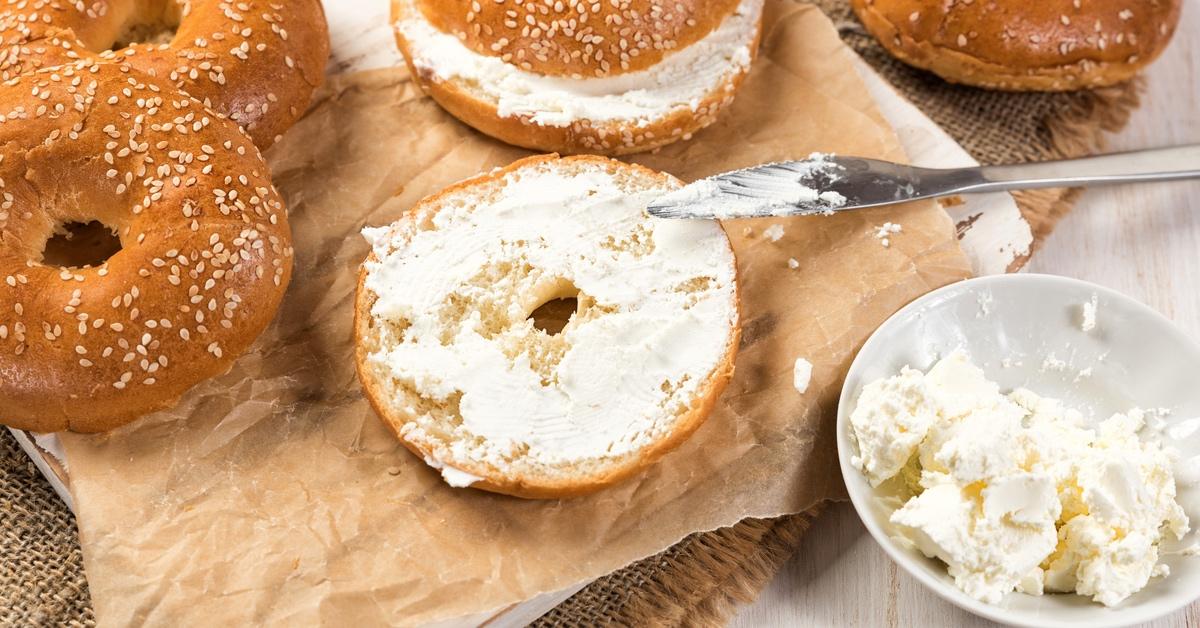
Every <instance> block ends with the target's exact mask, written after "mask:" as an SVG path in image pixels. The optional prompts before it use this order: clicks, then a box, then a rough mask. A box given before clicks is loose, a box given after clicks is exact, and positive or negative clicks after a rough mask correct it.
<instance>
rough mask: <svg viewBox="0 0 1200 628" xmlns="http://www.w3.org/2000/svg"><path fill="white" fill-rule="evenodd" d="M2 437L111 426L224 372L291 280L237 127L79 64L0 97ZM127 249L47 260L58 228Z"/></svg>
mask: <svg viewBox="0 0 1200 628" xmlns="http://www.w3.org/2000/svg"><path fill="white" fill-rule="evenodd" d="M0 113H2V114H3V117H0V199H2V201H0V422H3V423H5V424H7V425H10V426H12V427H17V428H21V429H27V430H33V431H37V432H54V431H62V430H71V431H77V432H95V431H102V430H107V429H111V428H113V427H116V426H118V425H121V424H123V423H126V422H128V421H131V420H133V419H135V418H137V417H139V416H141V415H143V414H146V413H148V412H151V411H153V410H156V409H160V408H163V407H166V406H169V405H171V404H173V403H174V402H175V401H176V400H177V399H178V398H179V396H180V395H182V394H183V393H184V392H185V391H186V390H188V389H189V388H191V387H192V386H193V385H194V384H196V383H197V382H200V381H201V380H204V379H206V378H208V377H212V376H214V375H217V374H219V373H222V372H224V371H226V370H227V369H228V368H229V366H230V365H231V364H232V362H233V360H234V359H235V358H236V357H237V356H238V355H240V354H241V353H242V352H243V351H245V350H246V348H247V347H248V346H249V345H250V343H251V342H253V341H254V339H255V338H256V337H257V336H258V335H259V333H260V332H262V330H263V329H264V328H265V327H266V325H267V323H268V322H269V321H270V320H271V318H272V317H273V316H274V314H275V311H276V308H277V307H278V305H279V302H280V300H281V298H282V296H283V292H284V290H285V288H286V286H287V284H288V280H289V278H290V276H291V269H292V247H291V235H290V231H289V229H288V221H287V214H286V211H285V210H284V207H283V203H282V202H281V200H280V198H279V195H278V194H277V193H276V192H275V190H274V188H273V187H272V186H271V182H270V180H269V178H268V170H267V166H266V164H265V162H263V160H262V158H261V157H260V156H259V152H258V149H257V148H256V147H255V146H254V144H253V143H251V141H250V139H249V138H248V137H246V135H245V134H244V133H242V132H241V130H240V129H238V127H237V126H236V125H234V124H233V123H232V122H230V121H229V120H226V119H224V118H222V117H220V116H218V115H216V114H215V113H213V112H212V111H211V110H209V109H207V108H206V107H204V105H203V104H202V103H200V102H199V101H198V100H195V99H193V98H190V97H188V96H187V95H185V94H182V93H181V92H178V91H176V90H175V89H174V88H172V87H169V86H164V85H160V84H157V83H156V82H155V81H153V80H151V79H149V78H148V77H146V76H145V75H143V74H140V73H138V72H136V71H134V70H133V69H131V68H130V67H129V66H126V65H121V64H116V63H103V62H98V61H96V60H94V59H87V60H83V61H79V62H76V63H73V64H68V65H65V66H60V67H56V68H49V69H46V70H40V71H37V72H34V73H32V74H26V75H24V76H21V77H18V78H15V79H12V80H10V81H8V82H6V83H4V84H3V85H0ZM90 221H99V222H101V223H103V224H104V225H106V226H108V227H109V228H110V229H112V230H113V231H114V232H115V233H116V235H117V236H118V237H119V238H120V242H121V250H120V251H118V252H116V253H115V254H114V255H112V256H111V257H109V258H108V259H107V260H106V261H103V263H98V264H96V265H91V266H83V267H61V266H57V265H54V264H50V263H44V260H43V255H44V249H45V245H46V242H47V241H48V240H49V239H50V238H51V237H52V236H53V235H54V234H55V233H56V232H59V231H60V230H61V229H62V228H63V226H64V225H67V224H70V223H77V222H83V223H86V222H90Z"/></svg>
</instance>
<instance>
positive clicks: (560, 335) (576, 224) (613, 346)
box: [355, 155, 740, 498]
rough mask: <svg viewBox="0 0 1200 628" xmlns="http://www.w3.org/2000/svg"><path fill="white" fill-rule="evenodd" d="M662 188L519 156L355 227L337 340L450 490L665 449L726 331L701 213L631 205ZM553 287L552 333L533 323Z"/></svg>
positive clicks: (384, 411) (579, 485)
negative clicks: (358, 264)
mask: <svg viewBox="0 0 1200 628" xmlns="http://www.w3.org/2000/svg"><path fill="white" fill-rule="evenodd" d="M680 185H681V184H680V182H679V181H678V180H676V179H675V178H673V177H671V176H669V175H665V174H661V173H657V172H654V171H652V170H649V169H646V168H643V167H641V166H634V165H628V164H624V163H621V162H617V161H612V160H608V159H604V158H601V157H570V158H565V159H559V158H558V157H557V156H553V155H551V156H542V157H531V158H529V159H524V160H521V161H518V162H516V163H514V164H512V165H510V166H509V167H507V168H504V169H500V170H497V171H494V172H492V173H489V174H486V175H483V176H480V177H477V178H474V179H471V180H468V181H465V182H463V183H459V184H457V185H454V186H451V187H450V188H448V189H446V190H444V191H442V192H439V193H437V194H434V195H432V196H429V197H427V198H425V199H423V200H422V201H420V202H419V203H417V205H416V206H415V207H413V209H412V210H411V211H409V212H408V213H406V214H405V215H403V216H402V217H401V218H400V219H399V220H398V221H396V222H395V223H393V224H392V225H390V226H387V227H381V228H378V229H367V230H364V235H365V236H367V238H368V240H370V241H371V243H372V251H371V254H370V255H369V257H368V258H367V260H366V261H365V262H364V263H363V266H362V269H361V272H360V274H359V284H358V293H357V298H356V300H355V342H356V345H357V354H356V355H357V366H358V375H359V379H360V380H361V382H362V384H363V389H364V390H365V391H366V395H367V398H368V399H370V401H371V404H372V406H374V408H375V410H376V412H377V413H378V414H379V415H380V416H381V417H382V418H383V420H384V421H385V422H386V423H387V424H388V425H389V426H390V427H391V428H392V429H393V430H394V431H395V433H396V435H397V436H398V437H399V439H400V441H401V442H402V443H403V444H404V445H405V446H406V447H407V448H408V449H409V450H411V451H412V452H413V453H414V454H416V455H417V456H418V457H420V458H421V459H422V460H424V461H425V462H426V463H427V464H428V465H429V466H431V467H433V468H435V469H438V470H439V471H440V472H441V474H442V477H443V479H444V480H445V481H446V482H447V483H448V484H450V485H451V486H472V487H474V488H480V489H484V490H488V491H494V492H499V493H506V494H510V495H516V496H520V497H530V498H557V497H568V496H572V495H579V494H583V493H587V492H591V491H594V490H597V489H599V488H602V487H604V486H608V485H611V484H613V483H615V482H618V481H620V480H622V479H624V478H627V477H629V476H630V475H632V474H634V473H637V472H638V471H640V470H642V469H645V468H646V467H647V466H649V465H650V464H652V463H653V462H654V461H656V460H658V459H659V458H660V457H661V456H663V455H664V454H665V453H666V452H668V451H670V450H671V449H673V448H674V447H676V446H678V445H679V444H680V443H681V442H683V441H684V440H685V439H686V438H687V437H688V436H689V435H690V434H691V433H692V432H694V431H695V430H696V428H697V427H699V425H700V424H701V423H702V422H703V421H704V419H705V418H706V417H707V415H708V414H709V412H710V411H711V410H712V407H713V405H714V404H715V403H716V400H717V397H718V396H719V395H720V393H721V391H722V390H723V389H724V387H725V385H726V384H727V383H728V381H729V379H730V377H731V376H732V373H733V360H734V355H735V353H736V351H737V344H738V339H739V337H740V328H739V313H738V294H737V278H736V275H737V268H736V265H735V260H734V256H733V251H732V249H731V248H730V245H729V240H728V239H727V238H726V236H725V232H724V231H723V230H722V229H721V227H720V225H719V224H718V223H716V222H710V221H668V220H657V219H654V218H650V217H649V216H647V215H646V214H645V212H644V208H645V206H646V205H647V204H648V203H649V201H650V200H652V199H653V198H655V197H657V196H658V195H661V194H662V193H664V192H666V191H670V190H673V189H677V188H678V187H679V186H680ZM563 299H574V301H573V302H571V301H567V302H566V303H567V305H568V310H569V311H570V314H569V318H567V317H566V316H565V315H563V316H561V317H560V318H559V326H561V330H559V331H557V332H556V331H555V330H554V329H553V328H551V327H550V326H549V325H545V326H539V322H538V313H539V312H541V311H543V309H544V308H545V307H547V305H546V304H554V303H556V304H560V305H561V304H562V303H563V301H562V300H563ZM563 319H565V323H564V322H563Z"/></svg>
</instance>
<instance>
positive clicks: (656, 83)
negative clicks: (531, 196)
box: [392, 0, 763, 155]
mask: <svg viewBox="0 0 1200 628" xmlns="http://www.w3.org/2000/svg"><path fill="white" fill-rule="evenodd" d="M416 1H417V0H393V2H392V17H393V20H394V22H395V24H396V34H397V42H398V43H399V46H400V50H401V52H403V53H404V56H405V58H406V59H407V61H408V65H409V69H410V70H411V71H412V75H413V77H414V78H415V80H416V81H417V83H418V84H419V85H420V86H421V88H422V89H423V90H424V91H425V92H426V93H428V94H429V95H430V96H432V97H433V99H434V100H436V101H437V102H438V103H439V104H440V105H441V106H442V107H443V108H445V109H446V110H447V111H449V112H450V113H451V114H452V115H454V116H455V117H457V118H458V119H460V120H462V121H463V122H465V123H467V124H469V125H471V126H473V127H475V128H476V129H478V130H479V131H482V132H483V133H486V134H488V135H490V136H492V137H495V138H497V139H500V140H502V141H504V142H508V143H510V144H514V145H517V146H523V147H525V148H530V149H534V150H541V151H548V152H558V153H572V154H577V153H592V154H603V155H622V154H629V153H635V152H640V151H646V150H651V149H653V148H657V147H659V146H663V145H666V144H669V143H671V142H674V141H676V140H679V139H683V138H686V137H689V136H690V135H691V134H692V133H694V132H696V131H698V130H700V129H702V128H704V127H705V126H708V125H709V124H712V123H713V122H714V121H715V120H716V118H717V115H718V113H719V112H720V111H721V110H722V109H724V108H725V107H726V106H728V105H729V104H730V103H731V102H733V97H734V94H735V93H736V91H737V89H738V87H739V86H740V85H741V83H742V80H743V79H744V78H745V76H746V74H747V73H748V72H749V70H750V66H751V63H752V62H753V60H754V58H755V56H756V54H757V50H758V39H759V35H760V31H761V25H762V9H763V0H739V2H738V3H737V4H736V6H735V7H734V8H733V10H732V11H730V12H728V14H727V15H724V16H723V18H721V19H720V20H719V21H717V22H716V23H715V25H714V26H712V28H711V29H710V30H709V31H708V32H707V33H705V34H703V35H702V36H700V37H699V38H698V39H697V40H696V41H694V42H692V43H690V44H689V45H686V46H681V45H676V46H674V47H672V48H671V49H670V50H663V51H661V54H659V55H658V59H657V60H656V61H655V62H653V63H651V64H649V65H646V66H645V67H643V68H641V69H636V70H635V69H633V67H634V66H633V64H632V62H631V63H630V69H629V71H622V72H620V73H617V72H614V71H613V69H612V68H609V69H608V70H607V71H605V70H604V69H603V68H601V73H602V76H596V75H595V74H596V68H595V67H594V66H595V63H594V55H593V57H590V59H592V60H591V61H587V62H585V61H583V60H582V58H583V55H582V53H580V54H579V55H578V56H577V57H576V58H575V63H574V64H573V65H571V66H565V65H563V66H562V67H557V66H551V67H550V69H551V70H552V71H553V72H554V73H541V72H539V71H538V70H537V69H536V68H533V67H532V64H531V63H529V65H530V69H525V67H524V66H525V65H526V64H527V62H526V61H524V60H523V59H520V58H518V57H517V56H516V53H514V55H513V56H511V57H509V56H508V55H507V54H505V55H502V56H494V55H491V54H481V53H479V52H477V51H476V50H474V49H472V48H471V47H469V43H470V41H469V40H468V41H467V42H466V43H464V41H463V40H461V39H460V38H459V37H457V36H455V35H454V34H451V33H450V32H447V31H444V30H442V29H441V28H439V27H438V26H437V25H436V24H435V23H434V22H431V21H430V20H429V19H427V17H426V15H425V13H424V12H423V11H421V10H420V8H419V7H418V6H416V5H415V4H414V3H415V2H416ZM613 4H614V3H608V2H606V3H603V4H602V5H601V9H600V13H599V14H596V16H595V17H593V18H592V19H593V20H595V21H597V22H602V21H604V19H605V18H604V16H605V15H618V13H617V10H616V9H613V7H612V5H613ZM697 4H700V5H704V4H705V3H697ZM717 4H719V3H717ZM502 6H508V5H507V4H505V5H502ZM682 6H684V7H685V8H686V6H687V5H682ZM705 6H707V5H705ZM710 8H711V7H710ZM490 10H493V9H491V8H489V11H490ZM609 10H611V11H612V13H609V14H606V13H605V11H609ZM708 10H709V9H705V11H706V13H705V14H706V15H707V14H708V13H707V11H708ZM714 15H716V14H714ZM709 21H710V22H711V21H712V20H709ZM605 23H609V22H605ZM612 23H613V24H615V22H612ZM622 23H623V22H622ZM684 23H685V24H686V20H685V21H684ZM484 32H486V31H484ZM572 32H575V33H576V35H577V36H580V37H582V35H579V33H580V31H572ZM697 32H699V31H697ZM558 36H563V35H561V34H560V35H558ZM543 41H548V40H546V39H545V38H544V37H543ZM530 45H533V44H532V43H531V44H530ZM547 45H548V44H547ZM590 45H592V46H593V47H594V46H595V45H596V43H595V42H594V40H593V43H592V44H590ZM618 45H620V44H619V42H618ZM547 54H549V53H547ZM526 56H527V55H526ZM547 59H549V57H547ZM638 59H641V55H638ZM559 61H562V59H559ZM639 63H640V62H639ZM575 77H578V78H575Z"/></svg>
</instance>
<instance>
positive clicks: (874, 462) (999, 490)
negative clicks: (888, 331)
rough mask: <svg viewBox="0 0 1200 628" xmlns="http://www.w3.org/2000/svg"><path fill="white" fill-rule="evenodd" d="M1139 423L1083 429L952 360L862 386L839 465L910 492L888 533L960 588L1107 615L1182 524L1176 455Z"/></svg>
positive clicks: (1136, 586)
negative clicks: (847, 454) (940, 565)
mask: <svg viewBox="0 0 1200 628" xmlns="http://www.w3.org/2000/svg"><path fill="white" fill-rule="evenodd" d="M1144 424H1145V413H1144V412H1143V411H1141V410H1137V409H1134V410H1131V411H1129V412H1127V413H1124V414H1116V415H1114V416H1113V417H1111V418H1109V419H1107V420H1105V421H1103V422H1101V423H1100V424H1099V425H1098V426H1096V427H1095V428H1089V427H1086V426H1085V424H1084V420H1083V417H1082V415H1081V414H1080V413H1079V412H1078V411H1076V410H1073V409H1069V408H1065V407H1064V406H1063V404H1062V403H1061V402H1060V401H1057V400H1054V399H1046V398H1042V397H1040V396H1038V395H1036V394H1035V393H1033V392H1031V391H1029V390H1026V389H1018V390H1016V391H1013V392H1012V393H1010V394H1007V395H1005V394H1002V393H1001V392H1000V389H999V387H998V386H997V385H996V384H995V383H993V382H991V381H989V380H988V379H987V378H986V377H985V376H984V373H983V371H982V370H980V369H979V368H978V367H976V366H975V365H974V364H972V363H971V362H970V361H969V359H968V358H967V356H966V355H965V354H964V353H962V352H955V353H953V354H951V355H949V356H947V357H946V358H944V359H942V360H941V361H939V362H938V363H937V364H936V365H934V367H933V368H932V369H930V370H929V372H928V373H922V372H920V371H917V370H914V369H911V368H907V367H905V368H904V369H902V370H901V372H900V373H899V374H898V375H896V376H893V377H889V378H884V379H880V380H877V381H874V382H872V383H870V384H868V385H867V386H866V387H865V388H864V390H863V393H862V395H861V396H860V397H859V399H858V402H857V406H856V407H855V409H854V411H853V413H852V414H851V417H850V425H851V431H852V437H853V439H854V441H855V443H856V445H857V448H858V452H859V453H858V455H857V456H856V457H855V458H854V460H853V463H854V464H855V465H856V466H858V467H859V469H861V470H862V472H863V473H864V474H865V475H866V477H867V479H868V481H869V482H870V483H871V485H872V486H878V485H880V484H882V483H884V482H886V481H889V480H892V479H893V478H896V479H897V481H899V482H902V483H903V484H905V485H906V487H907V489H906V490H907V491H909V492H910V493H911V497H909V498H908V499H907V501H906V502H905V503H904V505H903V506H902V507H900V508H899V509H898V510H896V511H895V512H894V513H893V514H892V516H891V521H892V523H893V524H894V525H895V526H896V527H895V529H896V532H897V534H898V535H899V537H900V538H901V539H902V540H904V541H905V542H908V543H911V544H912V545H914V546H915V547H917V548H918V549H919V550H920V551H921V552H922V553H924V554H925V555H927V556H930V557H936V558H938V559H940V560H941V561H942V562H944V563H945V564H946V565H947V568H948V571H949V573H950V575H951V576H952V577H953V578H954V581H955V583H956V584H957V585H958V587H959V588H960V589H962V590H963V591H965V592H966V593H967V594H969V595H971V596H972V597H974V598H976V599H979V600H983V601H986V602H992V603H995V602H999V601H1000V599H1001V597H1002V596H1003V595H1004V594H1006V593H1009V592H1011V591H1014V590H1016V591H1021V592H1025V593H1030V594H1035V595H1040V594H1041V593H1042V591H1043V590H1045V591H1055V592H1075V593H1078V594H1080V595H1084V596H1089V597H1091V598H1092V599H1093V600H1095V601H1097V602H1100V603H1102V604H1105V605H1108V606H1112V605H1115V604H1119V603H1120V602H1121V601H1123V600H1124V599H1126V598H1127V597H1129V596H1130V595H1132V594H1133V593H1136V592H1137V591H1139V590H1141V589H1142V588H1143V587H1145V586H1146V584H1147V582H1148V581H1149V580H1150V578H1151V577H1152V576H1154V575H1160V574H1162V573H1165V571H1164V570H1162V569H1159V568H1158V559H1159V551H1160V550H1159V545H1160V543H1161V542H1162V541H1163V540H1164V539H1165V538H1166V536H1167V535H1171V536H1174V537H1175V538H1177V539H1178V538H1182V537H1183V535H1184V534H1186V533H1187V531H1188V527H1189V524H1188V518H1187V516H1186V515H1185V514H1184V512H1183V509H1182V508H1181V507H1180V506H1179V504H1178V503H1177V502H1176V499H1175V497H1176V490H1175V480H1174V477H1173V475H1172V466H1173V464H1174V462H1175V457H1176V456H1175V454H1174V452H1173V451H1172V450H1169V449H1165V448H1163V447H1161V446H1160V445H1159V444H1157V443H1154V442H1149V441H1143V440H1142V439H1141V438H1140V437H1139V435H1138V432H1139V431H1140V430H1141V428H1142V427H1143V426H1144Z"/></svg>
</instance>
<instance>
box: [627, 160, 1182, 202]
mask: <svg viewBox="0 0 1200 628" xmlns="http://www.w3.org/2000/svg"><path fill="white" fill-rule="evenodd" d="M1193 178H1200V144H1197V145H1191V146H1177V147H1173V148H1160V149H1153V150H1142V151H1135V152H1128V153H1114V154H1110V155H1100V156H1096V157H1085V158H1082V159H1067V160H1062V161H1046V162H1039V163H1026V164H1011V165H1001V166H981V167H977V168H952V169H938V168H918V167H916V166H908V165H904V164H897V163H892V162H888V161H881V160H878V159H865V158H862V157H844V156H840V155H825V154H820V153H813V154H812V155H810V156H809V157H808V159H805V160H802V161H784V162H778V163H772V164H764V165H761V166H754V167H752V168H745V169H743V170H735V171H733V172H727V173H725V174H719V175H716V176H714V177H709V178H707V179H701V180H699V181H696V182H695V183H692V184H690V185H686V186H684V187H682V188H680V189H678V190H675V191H674V192H671V193H669V194H666V195H664V196H661V197H659V198H658V199H656V200H654V201H653V202H652V203H650V205H649V206H648V207H647V208H646V211H648V212H649V213H650V214H651V215H652V216H656V217H659V218H705V219H721V220H725V219H731V218H762V217H768V216H807V215H815V214H831V213H834V212H840V211H846V210H851V209H862V208H865V207H878V206H881V205H891V204H894V203H906V202H908V201H916V200H921V199H928V198H938V197H941V196H950V195H955V194H975V193H980V192H1001V191H1007V190H1027V189H1034V188H1051V187H1080V186H1091V185H1111V184H1115V183H1148V182H1152V181H1174V180H1179V179H1193Z"/></svg>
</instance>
